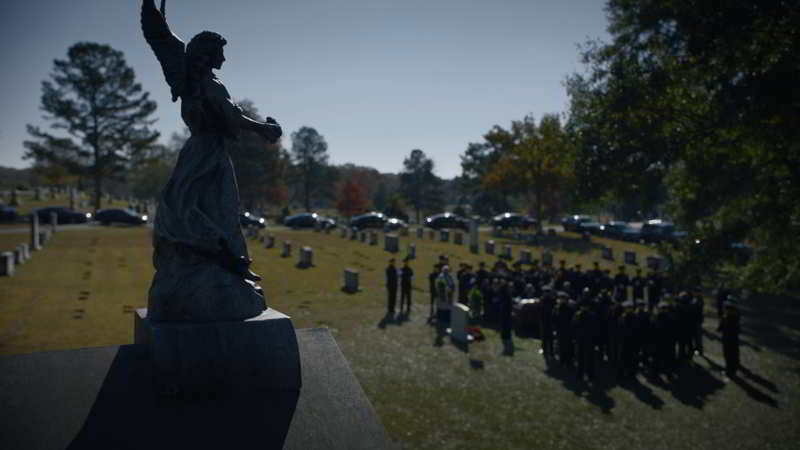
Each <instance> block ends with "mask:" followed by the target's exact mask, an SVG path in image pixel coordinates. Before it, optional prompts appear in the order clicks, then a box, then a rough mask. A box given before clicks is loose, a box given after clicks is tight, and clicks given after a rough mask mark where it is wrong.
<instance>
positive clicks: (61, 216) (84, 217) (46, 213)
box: [34, 206, 92, 224]
mask: <svg viewBox="0 0 800 450" xmlns="http://www.w3.org/2000/svg"><path fill="white" fill-rule="evenodd" d="M51 212H55V213H56V217H57V218H58V219H57V220H58V223H59V224H64V223H86V222H88V221H89V220H91V218H92V213H83V212H78V211H75V210H72V209H69V208H67V207H66V206H48V207H45V208H39V209H37V210H35V211H34V213H36V216H38V217H39V223H49V222H50V213H51Z"/></svg>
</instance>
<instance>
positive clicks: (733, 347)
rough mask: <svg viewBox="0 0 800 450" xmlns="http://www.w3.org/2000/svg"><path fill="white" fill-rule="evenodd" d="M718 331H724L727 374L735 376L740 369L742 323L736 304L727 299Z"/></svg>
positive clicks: (723, 350) (723, 345)
mask: <svg viewBox="0 0 800 450" xmlns="http://www.w3.org/2000/svg"><path fill="white" fill-rule="evenodd" d="M717 331H719V332H721V333H722V354H723V356H725V374H726V375H728V376H729V377H731V378H733V377H735V376H736V371H737V370H739V365H740V360H739V333H740V332H741V323H740V319H739V310H738V309H737V308H736V305H735V304H734V303H733V302H732V301H731V300H727V301H725V303H724V304H723V308H722V318H721V319H720V320H719V326H718V327H717Z"/></svg>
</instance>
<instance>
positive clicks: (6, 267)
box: [0, 252, 14, 277]
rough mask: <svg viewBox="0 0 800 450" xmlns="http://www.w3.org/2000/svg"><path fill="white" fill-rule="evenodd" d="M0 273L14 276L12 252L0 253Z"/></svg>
mask: <svg viewBox="0 0 800 450" xmlns="http://www.w3.org/2000/svg"><path fill="white" fill-rule="evenodd" d="M0 275H3V276H6V277H11V276H14V252H2V253H0Z"/></svg>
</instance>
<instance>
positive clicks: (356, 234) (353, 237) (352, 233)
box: [350, 228, 358, 241]
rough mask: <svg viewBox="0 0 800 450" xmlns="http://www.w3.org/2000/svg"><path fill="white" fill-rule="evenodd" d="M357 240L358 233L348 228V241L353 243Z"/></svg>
mask: <svg viewBox="0 0 800 450" xmlns="http://www.w3.org/2000/svg"><path fill="white" fill-rule="evenodd" d="M357 239H358V231H357V230H356V229H355V228H350V240H351V241H355V240H357Z"/></svg>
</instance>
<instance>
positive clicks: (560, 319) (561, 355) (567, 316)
mask: <svg viewBox="0 0 800 450" xmlns="http://www.w3.org/2000/svg"><path fill="white" fill-rule="evenodd" d="M574 315H575V309H574V307H573V305H572V304H571V303H570V301H569V296H568V295H567V293H566V292H564V291H560V292H559V293H558V305H557V306H556V314H555V319H556V339H557V340H558V360H559V362H560V363H561V364H562V365H564V366H572V359H573V357H574V355H575V344H574V342H573V340H572V317H573V316H574Z"/></svg>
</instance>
